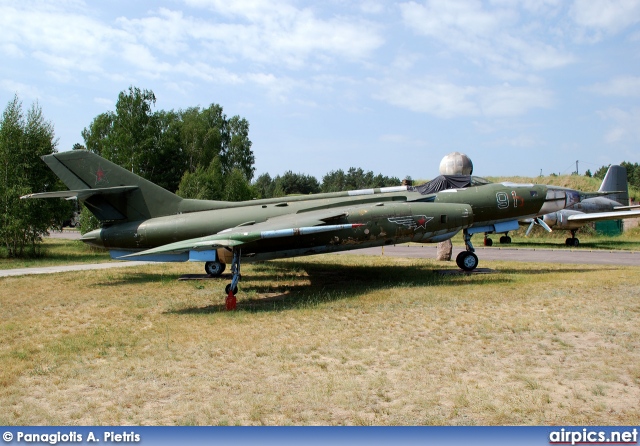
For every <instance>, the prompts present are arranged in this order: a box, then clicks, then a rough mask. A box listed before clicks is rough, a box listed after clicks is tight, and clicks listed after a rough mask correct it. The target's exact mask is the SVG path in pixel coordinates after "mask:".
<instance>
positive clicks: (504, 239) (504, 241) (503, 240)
mask: <svg viewBox="0 0 640 446" xmlns="http://www.w3.org/2000/svg"><path fill="white" fill-rule="evenodd" d="M500 243H502V244H503V245H508V244H509V243H511V237H509V236H508V235H506V236H504V237H500Z"/></svg>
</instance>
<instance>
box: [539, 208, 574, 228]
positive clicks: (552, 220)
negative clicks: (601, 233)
mask: <svg viewBox="0 0 640 446" xmlns="http://www.w3.org/2000/svg"><path fill="white" fill-rule="evenodd" d="M580 214H582V212H579V211H570V210H566V209H565V210H562V211H558V212H552V213H550V214H545V215H544V217H543V218H542V220H544V222H545V223H546V224H547V225H549V227H550V228H551V229H578V228H580V227H582V226H584V223H578V222H573V221H571V220H569V217H570V216H571V215H580Z"/></svg>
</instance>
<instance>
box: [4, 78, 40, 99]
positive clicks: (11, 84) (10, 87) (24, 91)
mask: <svg viewBox="0 0 640 446" xmlns="http://www.w3.org/2000/svg"><path fill="white" fill-rule="evenodd" d="M0 88H2V89H3V90H5V91H7V92H9V93H11V94H12V95H13V94H17V95H18V96H19V97H20V98H29V99H38V98H39V97H41V96H42V94H41V92H40V90H39V89H38V87H34V86H33V85H28V84H24V83H22V82H16V81H14V80H11V79H2V80H0Z"/></svg>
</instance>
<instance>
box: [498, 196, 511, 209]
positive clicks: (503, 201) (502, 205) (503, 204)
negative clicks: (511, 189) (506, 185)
mask: <svg viewBox="0 0 640 446" xmlns="http://www.w3.org/2000/svg"><path fill="white" fill-rule="evenodd" d="M496 201H497V202H498V209H507V208H508V207H509V195H507V194H506V193H505V192H498V193H496Z"/></svg>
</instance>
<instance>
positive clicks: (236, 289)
mask: <svg viewBox="0 0 640 446" xmlns="http://www.w3.org/2000/svg"><path fill="white" fill-rule="evenodd" d="M230 289H231V284H230V283H228V284H227V286H226V287H224V292H225V293H226V294H229V290H230ZM236 294H238V286H237V285H236V287H235V288H234V289H233V295H234V296H235V295H236Z"/></svg>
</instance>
